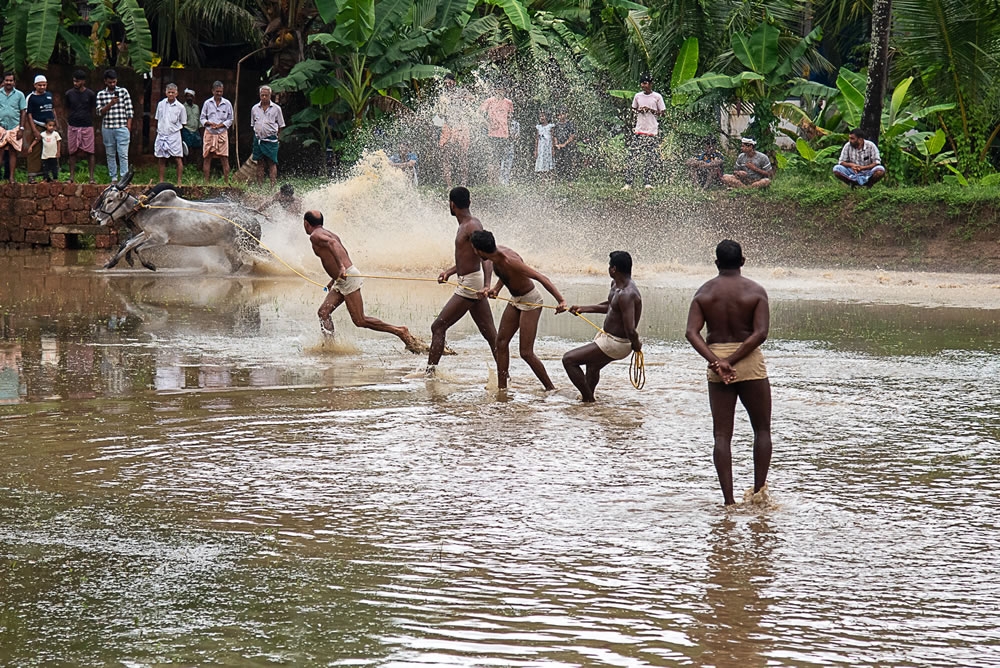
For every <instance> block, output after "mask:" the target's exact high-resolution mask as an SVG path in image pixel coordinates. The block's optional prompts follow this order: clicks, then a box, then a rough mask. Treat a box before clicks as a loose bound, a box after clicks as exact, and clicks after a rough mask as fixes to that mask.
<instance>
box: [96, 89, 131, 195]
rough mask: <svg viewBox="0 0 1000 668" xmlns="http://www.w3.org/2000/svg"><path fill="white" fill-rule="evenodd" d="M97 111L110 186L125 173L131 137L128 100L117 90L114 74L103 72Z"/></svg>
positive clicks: (123, 92)
mask: <svg viewBox="0 0 1000 668" xmlns="http://www.w3.org/2000/svg"><path fill="white" fill-rule="evenodd" d="M97 112H98V113H99V114H100V115H101V118H102V119H103V120H102V122H101V137H102V138H103V139H104V150H105V151H106V152H107V154H108V176H110V177H111V183H118V179H119V178H121V177H122V176H125V174H126V173H127V172H128V145H129V140H130V137H131V134H132V117H133V116H134V115H135V111H134V109H133V108H132V97H131V96H130V95H129V94H128V91H127V90H125V89H124V88H119V87H118V73H117V72H115V71H114V70H105V71H104V88H103V89H101V91H100V92H99V93H98V94H97Z"/></svg>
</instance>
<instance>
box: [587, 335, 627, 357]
mask: <svg viewBox="0 0 1000 668" xmlns="http://www.w3.org/2000/svg"><path fill="white" fill-rule="evenodd" d="M594 343H596V344H597V347H598V348H600V349H601V352H602V353H604V354H605V355H607V356H608V357H610V358H611V359H613V360H623V359H625V358H626V357H628V355H629V353H631V352H632V342H631V341H629V340H628V339H620V338H618V337H617V336H613V335H611V334H608V333H607V332H598V333H597V336H595V337H594Z"/></svg>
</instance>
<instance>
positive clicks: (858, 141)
mask: <svg viewBox="0 0 1000 668" xmlns="http://www.w3.org/2000/svg"><path fill="white" fill-rule="evenodd" d="M847 140H848V141H847V143H846V144H844V148H843V149H842V150H841V151H840V163H839V164H837V165H836V166H834V168H833V175H834V176H836V177H837V178H838V179H840V180H841V181H843V182H844V183H846V184H848V185H850V186H851V187H852V188H854V187H856V186H868V187H869V188H871V187H872V186H873V185H875V184H876V183H878V182H879V181H881V180H882V177H883V176H885V167H883V166H882V156H881V155H880V154H879V152H878V146H876V145H875V144H874V143H873V142H870V141H868V140H867V139H865V135H864V133H863V132H862V131H861V129H860V128H857V129H854V130H851V133H850V134H849V135H848V137H847Z"/></svg>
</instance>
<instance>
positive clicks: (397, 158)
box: [389, 143, 420, 186]
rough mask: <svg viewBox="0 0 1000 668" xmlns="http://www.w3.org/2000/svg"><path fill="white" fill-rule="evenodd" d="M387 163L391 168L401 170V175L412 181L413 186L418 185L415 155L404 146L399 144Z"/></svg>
mask: <svg viewBox="0 0 1000 668" xmlns="http://www.w3.org/2000/svg"><path fill="white" fill-rule="evenodd" d="M389 162H391V163H392V166H393V167H397V168H399V169H401V170H403V173H404V174H406V175H407V176H409V177H410V179H411V180H412V181H413V185H415V186H416V185H420V184H419V183H418V182H417V154H416V153H415V152H413V151H411V150H409V149H408V148H407V147H406V144H404V143H400V144H399V149H398V150H397V151H396V152H395V153H393V154H392V155H390V156H389Z"/></svg>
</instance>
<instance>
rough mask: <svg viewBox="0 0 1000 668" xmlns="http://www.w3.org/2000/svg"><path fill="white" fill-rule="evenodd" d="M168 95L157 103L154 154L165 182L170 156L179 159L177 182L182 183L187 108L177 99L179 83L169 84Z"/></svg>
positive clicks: (161, 178) (161, 180)
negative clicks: (183, 138) (164, 173)
mask: <svg viewBox="0 0 1000 668" xmlns="http://www.w3.org/2000/svg"><path fill="white" fill-rule="evenodd" d="M165 92H166V95H167V96H166V97H165V98H164V99H162V100H160V103H159V104H157V105H156V119H155V120H156V142H155V143H154V144H153V155H155V156H156V157H157V158H158V159H159V160H158V162H159V163H160V182H161V183H162V182H163V171H164V169H165V167H166V165H167V160H168V159H169V158H174V159H175V160H176V161H177V184H176V185H178V186H179V185H181V175H182V174H183V173H184V163H183V162H182V159H183V156H184V146H183V140H182V139H181V128H183V127H184V124H185V123H187V110H186V109H185V108H184V105H183V104H181V103H180V102H178V101H177V84H172V83H171V84H167V87H166V91H165Z"/></svg>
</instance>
